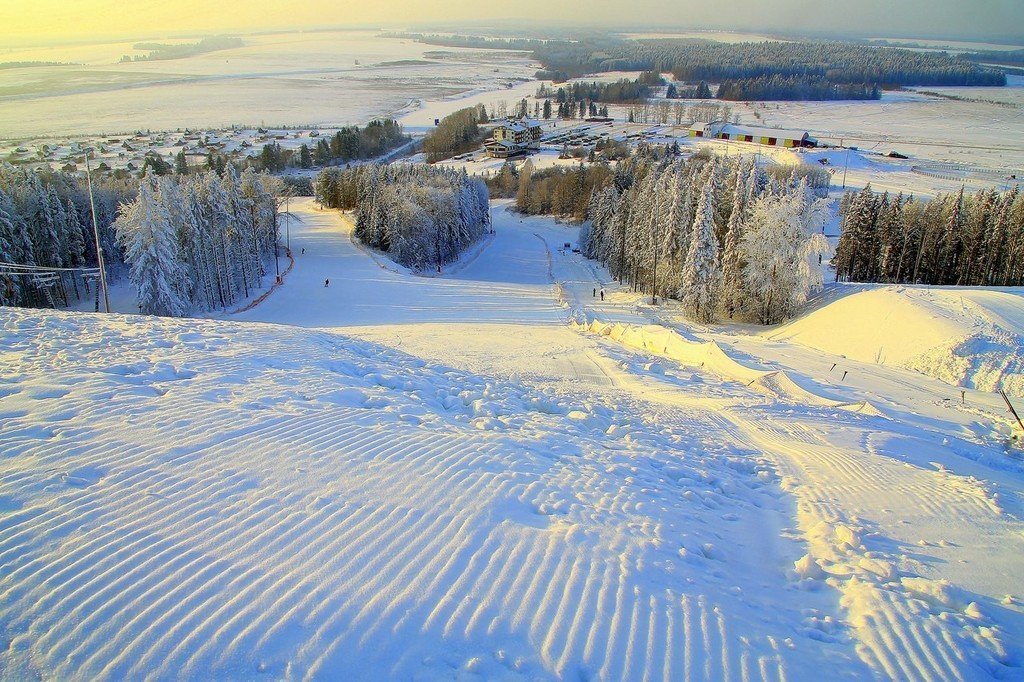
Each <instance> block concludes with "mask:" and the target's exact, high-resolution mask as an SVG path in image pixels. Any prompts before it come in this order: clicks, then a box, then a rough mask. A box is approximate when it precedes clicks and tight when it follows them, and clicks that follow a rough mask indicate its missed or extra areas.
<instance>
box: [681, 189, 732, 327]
mask: <svg viewBox="0 0 1024 682" xmlns="http://www.w3.org/2000/svg"><path fill="white" fill-rule="evenodd" d="M714 191H715V185H714V180H713V178H712V177H710V176H709V178H708V181H707V182H705V183H704V189H703V190H702V191H701V195H700V201H699V202H698V204H697V213H696V215H695V216H694V219H693V228H692V230H691V237H690V248H689V251H688V252H687V254H686V263H685V265H684V266H683V287H682V289H681V290H680V292H679V296H680V300H681V301H682V303H683V308H684V310H685V311H686V313H687V315H689V316H690V317H692V318H693V319H695V320H697V321H698V322H703V323H709V322H713V321H714V320H715V316H716V314H717V312H718V297H719V292H720V288H721V278H722V273H721V267H720V265H719V262H718V250H719V249H718V238H717V237H716V236H715V217H714V211H715V207H714V201H715V197H714Z"/></svg>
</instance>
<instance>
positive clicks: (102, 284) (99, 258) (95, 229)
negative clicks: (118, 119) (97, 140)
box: [85, 152, 110, 313]
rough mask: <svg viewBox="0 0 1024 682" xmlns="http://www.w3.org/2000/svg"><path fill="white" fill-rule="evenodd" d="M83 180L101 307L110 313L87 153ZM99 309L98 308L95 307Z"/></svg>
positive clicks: (105, 270)
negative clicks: (87, 190)
mask: <svg viewBox="0 0 1024 682" xmlns="http://www.w3.org/2000/svg"><path fill="white" fill-rule="evenodd" d="M85 180H86V183H87V184H88V187H89V211H90V213H92V236H93V239H95V240H96V262H97V264H98V265H99V267H100V288H102V289H103V307H104V311H105V312H108V313H109V312H110V293H109V292H108V291H107V269H106V268H105V267H104V266H103V247H102V246H100V227H99V224H98V223H97V222H96V202H95V200H94V199H93V196H92V169H91V168H90V167H89V152H86V153H85ZM97 307H99V306H97Z"/></svg>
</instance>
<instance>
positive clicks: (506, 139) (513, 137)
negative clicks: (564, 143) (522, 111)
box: [484, 118, 541, 159]
mask: <svg viewBox="0 0 1024 682" xmlns="http://www.w3.org/2000/svg"><path fill="white" fill-rule="evenodd" d="M540 137H541V124H540V121H532V120H530V119H525V118H524V119H521V120H517V121H508V122H506V123H502V124H501V125H499V126H498V127H497V128H495V129H494V134H493V135H492V137H491V139H489V140H487V142H485V143H484V149H485V150H486V151H487V154H488V155H489V156H493V157H495V158H499V159H505V158H508V157H510V156H515V155H517V154H525V153H527V152H529V151H531V150H534V149H537V148H538V147H539V146H540Z"/></svg>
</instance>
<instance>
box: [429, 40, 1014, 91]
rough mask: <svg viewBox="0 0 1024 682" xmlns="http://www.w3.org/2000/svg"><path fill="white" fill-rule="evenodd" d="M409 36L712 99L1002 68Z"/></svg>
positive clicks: (891, 56) (948, 77) (796, 52)
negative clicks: (516, 54)
mask: <svg viewBox="0 0 1024 682" xmlns="http://www.w3.org/2000/svg"><path fill="white" fill-rule="evenodd" d="M412 37H415V38H417V39H418V40H420V41H422V42H424V43H428V44H431V45H445V46H450V47H478V48H479V47H489V48H503V49H513V50H523V51H529V52H531V53H532V55H533V57H534V58H535V59H537V60H538V61H539V62H540V63H541V64H542V65H543V67H544V68H543V70H541V71H539V72H538V73H537V76H538V78H544V79H551V80H554V81H556V82H562V81H565V80H568V79H570V78H577V77H579V76H582V75H584V74H590V73H599V72H607V71H655V72H671V73H672V75H673V76H674V77H675V79H676V80H679V81H685V82H694V83H695V82H699V81H706V82H715V83H722V84H723V85H725V86H727V87H723V88H720V89H719V94H718V97H719V99H741V98H742V99H767V100H791V99H812V100H814V99H870V98H875V97H877V96H878V90H879V89H880V88H883V87H897V86H919V85H923V86H1003V85H1006V74H1005V73H1003V72H1002V71H999V70H997V69H991V68H987V67H984V66H982V65H980V64H978V63H976V62H975V61H972V60H971V59H968V58H965V57H960V56H955V55H950V54H947V53H945V52H922V51H915V50H907V49H901V48H894V47H878V46H873V45H864V44H856V43H844V42H807V43H784V42H761V43H734V44H729V43H717V42H711V41H704V40H683V39H658V40H619V39H615V38H611V37H607V38H601V39H596V38H587V39H584V40H580V41H575V42H570V41H565V40H549V41H543V40H528V39H507V40H505V39H488V38H480V37H470V36H437V35H414V36H412Z"/></svg>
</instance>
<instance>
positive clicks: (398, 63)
mask: <svg viewBox="0 0 1024 682" xmlns="http://www.w3.org/2000/svg"><path fill="white" fill-rule="evenodd" d="M244 41H245V43H246V44H245V46H244V47H241V48H235V49H229V50H220V51H217V52H209V53H206V54H201V55H198V56H193V57H188V58H185V59H174V60H166V61H141V62H130V63H119V62H118V59H119V58H120V57H121V55H124V54H136V53H135V52H134V51H132V50H131V49H129V48H130V47H131V46H130V45H126V44H123V43H117V44H111V45H93V46H64V47H59V48H58V47H55V48H49V49H39V48H33V49H22V50H14V51H7V52H5V53H4V57H3V59H4V61H30V60H40V61H43V60H46V61H74V62H81V64H80V65H76V66H55V67H32V68H20V69H5V70H0V131H3V132H2V136H3V138H4V139H22V138H29V137H37V136H55V135H74V134H88V133H110V134H113V133H124V132H129V131H135V130H175V129H180V128H186V127H191V128H209V127H219V126H226V125H236V124H237V125H246V124H248V125H268V126H275V125H295V126H311V125H320V126H330V125H332V124H333V125H350V124H353V123H359V124H363V123H365V122H366V121H368V120H370V119H371V118H374V117H379V116H385V115H389V114H391V113H394V112H396V111H399V110H401V109H402V108H403V107H406V106H408V105H409V104H410V103H411V102H414V101H415V100H426V99H431V100H433V99H440V98H442V97H444V96H448V95H455V94H458V93H464V92H466V91H471V90H494V89H497V88H501V87H504V85H505V84H506V83H508V82H510V81H515V80H517V79H521V78H530V77H532V75H533V73H534V71H535V70H536V68H537V67H536V64H535V63H533V62H532V61H531V60H530V59H528V58H526V57H524V56H523V55H521V54H517V53H510V52H503V51H496V50H472V49H462V48H438V47H436V46H431V45H425V44H422V43H417V42H415V41H412V40H403V39H398V38H385V37H381V36H379V35H378V33H377V32H376V31H365V30H364V31H354V30H350V31H324V32H312V33H302V32H293V33H279V34H264V35H251V36H246V37H245V38H244Z"/></svg>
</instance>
